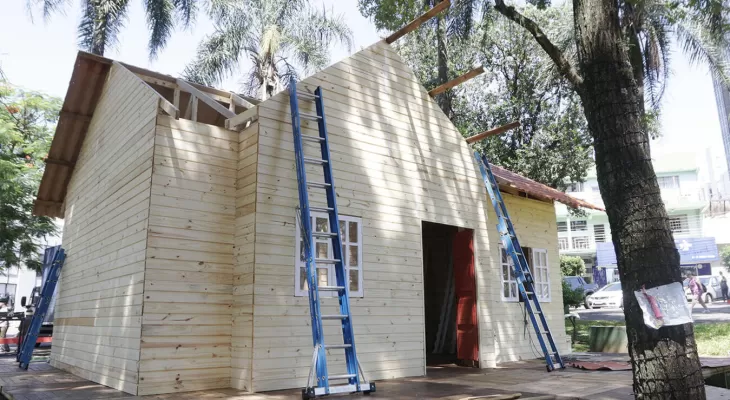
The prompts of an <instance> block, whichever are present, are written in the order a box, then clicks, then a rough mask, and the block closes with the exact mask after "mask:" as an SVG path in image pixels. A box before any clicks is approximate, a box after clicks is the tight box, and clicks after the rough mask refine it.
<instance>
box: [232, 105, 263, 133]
mask: <svg viewBox="0 0 730 400" xmlns="http://www.w3.org/2000/svg"><path fill="white" fill-rule="evenodd" d="M258 113H259V110H258V108H257V107H256V106H254V107H253V108H249V109H248V110H246V111H244V112H242V113H240V114H238V115H236V116H234V117H232V118H228V119H227V120H226V122H225V127H226V129H231V130H234V129H237V128H238V127H239V126H242V125H243V124H245V123H247V122H248V121H252V122H253V121H256V119H258Z"/></svg>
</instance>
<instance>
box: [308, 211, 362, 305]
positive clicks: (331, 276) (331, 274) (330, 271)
mask: <svg viewBox="0 0 730 400" xmlns="http://www.w3.org/2000/svg"><path fill="white" fill-rule="evenodd" d="M310 214H311V217H312V229H316V224H315V221H316V219H317V218H326V219H327V229H329V215H328V214H327V213H318V212H312V213H310ZM296 218H297V221H296V222H297V225H296V229H295V232H296V235H295V246H294V247H295V253H294V260H295V261H294V296H297V297H303V296H309V291H308V290H307V289H301V287H302V285H301V280H300V279H301V275H300V270H299V269H300V268H306V267H307V265H306V263H305V262H304V261H302V260H301V259H300V258H299V255H300V254H301V241H302V240H301V229H300V228H299V227H300V223H299V215H298V213H297V217H296ZM339 218H340V222H345V232H344V234H342V235H340V236H341V239H342V244H343V245H344V246H345V248H346V249H347V250H346V251H349V247H350V245H356V246H357V253H358V254H357V260H358V264H359V265H358V266H357V268H356V269H357V270H358V274H357V276H358V286H357V287H358V290H357V291H352V290H350V297H364V293H365V292H364V290H363V273H362V271H363V258H362V248H363V243H362V229H363V224H362V218H359V217H352V216H349V215H340V216H339ZM350 222H355V223H357V224H358V230H357V243H355V242H350V238H349V229H350ZM314 241H315V242H319V243H327V244H328V247H327V252H328V254H327V258H333V255H332V239H317V238H315V239H314ZM343 258H344V260H343V263H344V264H345V278H346V279H348V281H349V277H350V266H349V261H350V259H349V257H347V255H346V254H343ZM319 268H320V269H327V282H328V285H330V286H334V282H335V281H336V277H335V267H334V265H333V264H327V265H324V266H321V267H319ZM319 296H320V297H337V293H336V292H320V293H319Z"/></svg>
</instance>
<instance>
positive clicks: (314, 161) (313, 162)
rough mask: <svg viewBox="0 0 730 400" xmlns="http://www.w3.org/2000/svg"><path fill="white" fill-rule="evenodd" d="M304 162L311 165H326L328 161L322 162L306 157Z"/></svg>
mask: <svg viewBox="0 0 730 400" xmlns="http://www.w3.org/2000/svg"><path fill="white" fill-rule="evenodd" d="M304 162H305V163H309V164H326V163H327V160H322V159H319V158H311V157H304Z"/></svg>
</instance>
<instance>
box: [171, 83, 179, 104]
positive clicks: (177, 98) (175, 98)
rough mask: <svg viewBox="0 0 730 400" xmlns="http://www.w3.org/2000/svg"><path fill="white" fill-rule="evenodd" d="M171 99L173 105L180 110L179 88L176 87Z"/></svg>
mask: <svg viewBox="0 0 730 400" xmlns="http://www.w3.org/2000/svg"><path fill="white" fill-rule="evenodd" d="M172 99H173V105H174V106H175V107H177V108H178V109H179V108H180V88H177V87H176V88H175V93H174V94H173V96H172Z"/></svg>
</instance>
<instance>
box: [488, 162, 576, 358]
mask: <svg viewBox="0 0 730 400" xmlns="http://www.w3.org/2000/svg"><path fill="white" fill-rule="evenodd" d="M474 158H475V159H476V160H477V164H478V165H479V170H480V171H481V172H482V179H483V180H484V186H486V187H487V192H488V193H489V197H490V198H491V199H492V206H494V212H495V213H496V214H497V231H498V232H499V237H500V239H501V240H502V245H503V246H504V250H505V252H507V254H509V255H510V256H511V257H512V264H513V271H514V274H515V280H516V281H517V287H518V288H519V292H520V296H521V297H522V299H524V301H525V309H526V310H527V314H528V315H529V316H530V321H531V322H532V326H533V327H534V328H535V333H536V334H537V340H538V342H540V348H541V349H542V353H543V355H544V357H545V362H546V364H547V370H548V372H551V371H553V370H555V366H556V365H558V366H559V367H560V368H565V364H564V363H563V359H562V358H561V357H560V353H559V352H558V347H557V346H556V345H555V340H554V339H553V334H552V332H551V331H550V328H549V327H548V323H547V319H546V318H545V314H544V313H543V312H542V307H540V302H539V301H538V300H537V296H536V295H535V287H534V285H533V283H534V280H533V278H532V276H533V275H532V273H531V272H530V267H529V265H528V264H527V258H526V257H525V254H524V252H523V251H522V246H520V241H519V240H517V234H515V228H514V226H512V221H511V220H510V218H509V214H508V213H507V207H506V206H505V205H504V200H503V199H502V194H501V193H500V192H499V186H498V184H497V180H496V179H495V178H494V174H493V173H492V168H491V167H490V166H489V161H488V160H487V158H486V157H485V156H482V155H481V154H480V153H479V152H478V151H475V152H474ZM536 316H537V317H536ZM538 320H539V322H538ZM546 338H547V343H548V344H549V345H550V349H548V347H547V344H546V343H545V339H546Z"/></svg>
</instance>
